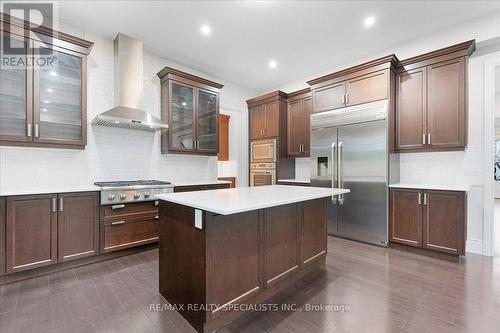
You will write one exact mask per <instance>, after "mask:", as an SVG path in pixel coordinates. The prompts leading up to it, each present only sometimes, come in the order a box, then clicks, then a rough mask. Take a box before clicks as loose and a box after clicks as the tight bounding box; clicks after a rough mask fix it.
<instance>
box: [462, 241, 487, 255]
mask: <svg viewBox="0 0 500 333" xmlns="http://www.w3.org/2000/svg"><path fill="white" fill-rule="evenodd" d="M483 249H484V247H483V241H482V240H480V239H468V240H467V241H466V243H465V250H466V252H468V253H474V254H480V255H483V254H484V252H483Z"/></svg>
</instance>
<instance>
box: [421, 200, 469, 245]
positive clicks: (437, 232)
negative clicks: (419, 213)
mask: <svg viewBox="0 0 500 333" xmlns="http://www.w3.org/2000/svg"><path fill="white" fill-rule="evenodd" d="M426 194H427V205H426V206H425V213H424V247H425V248H428V249H431V250H436V251H441V252H447V253H452V254H463V253H464V250H465V249H464V237H465V236H464V229H465V228H464V225H465V193H464V192H449V191H426Z"/></svg>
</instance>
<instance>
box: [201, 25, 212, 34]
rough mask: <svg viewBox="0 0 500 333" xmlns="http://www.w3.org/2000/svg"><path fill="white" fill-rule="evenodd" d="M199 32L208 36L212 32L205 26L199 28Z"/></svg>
mask: <svg viewBox="0 0 500 333" xmlns="http://www.w3.org/2000/svg"><path fill="white" fill-rule="evenodd" d="M200 31H201V33H202V34H203V35H205V36H208V35H210V33H211V32H212V28H210V26H208V25H206V24H205V25H202V26H201V28H200Z"/></svg>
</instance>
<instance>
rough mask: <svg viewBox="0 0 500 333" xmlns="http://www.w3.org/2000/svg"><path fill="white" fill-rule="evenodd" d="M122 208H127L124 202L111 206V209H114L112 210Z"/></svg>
mask: <svg viewBox="0 0 500 333" xmlns="http://www.w3.org/2000/svg"><path fill="white" fill-rule="evenodd" d="M122 208H125V205H123V204H122V205H113V206H111V209H112V210H115V209H122Z"/></svg>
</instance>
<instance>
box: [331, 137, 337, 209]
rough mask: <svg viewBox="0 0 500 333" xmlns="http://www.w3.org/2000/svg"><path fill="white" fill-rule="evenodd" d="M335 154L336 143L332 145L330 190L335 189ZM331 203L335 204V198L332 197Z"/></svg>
mask: <svg viewBox="0 0 500 333" xmlns="http://www.w3.org/2000/svg"><path fill="white" fill-rule="evenodd" d="M336 153H337V146H336V143H335V142H333V143H332V163H331V164H332V166H331V168H332V188H335V180H336V179H335V178H336V176H337V175H336V173H337V168H336V167H335V159H336V158H337V156H336ZM332 203H334V204H336V203H337V196H335V195H332Z"/></svg>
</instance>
